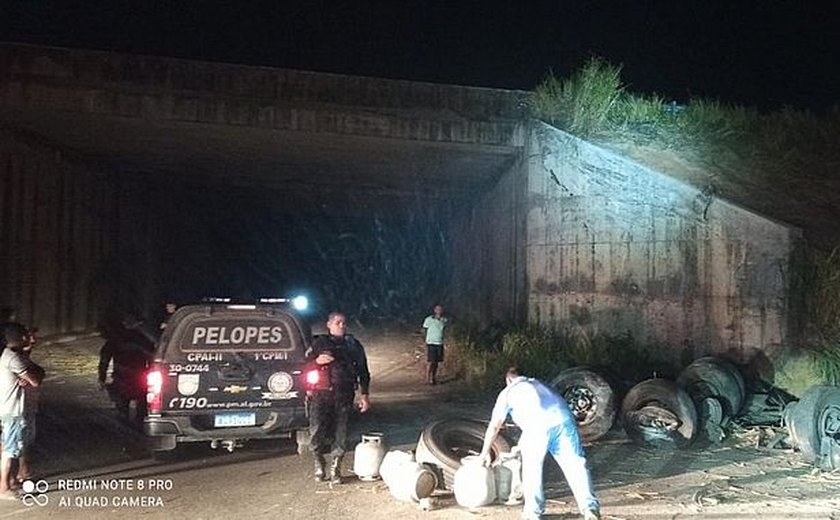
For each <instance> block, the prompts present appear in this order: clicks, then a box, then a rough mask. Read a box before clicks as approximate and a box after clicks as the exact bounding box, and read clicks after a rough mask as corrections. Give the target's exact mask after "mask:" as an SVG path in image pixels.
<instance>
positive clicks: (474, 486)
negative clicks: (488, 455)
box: [453, 455, 496, 509]
mask: <svg viewBox="0 0 840 520" xmlns="http://www.w3.org/2000/svg"><path fill="white" fill-rule="evenodd" d="M453 487H454V491H455V501H456V502H458V504H459V505H461V506H463V507H467V508H470V509H472V508H474V507H481V506H486V505H489V504H492V503H493V502H495V501H496V476H495V473H494V471H493V470H492V469H491V468H487V467H485V466H484V464H482V461H481V458H480V457H478V456H477V455H469V456H467V457H464V458H463V459H461V467H460V468H458V471H456V472H455V484H454V486H453Z"/></svg>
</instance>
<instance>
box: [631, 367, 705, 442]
mask: <svg viewBox="0 0 840 520" xmlns="http://www.w3.org/2000/svg"><path fill="white" fill-rule="evenodd" d="M621 422H622V424H623V425H624V430H625V431H626V432H627V435H628V436H629V437H630V438H631V439H632V440H633V441H634V442H636V443H638V444H644V445H648V446H653V447H657V448H685V447H687V446H689V445H691V443H692V442H693V441H694V437H695V435H696V433H697V430H698V428H697V426H698V422H697V410H696V408H695V407H694V402H692V400H691V397H690V396H689V395H688V393H687V392H686V391H685V390H683V389H682V388H680V387H678V386H677V385H676V383H674V382H672V381H668V380H665V379H648V380H647V381H642V382H641V383H639V384H637V385H636V386H634V387H633V388H631V389H630V391H629V392H627V395H626V396H625V397H624V401H623V402H622V403H621Z"/></svg>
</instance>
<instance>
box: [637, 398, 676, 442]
mask: <svg viewBox="0 0 840 520" xmlns="http://www.w3.org/2000/svg"><path fill="white" fill-rule="evenodd" d="M628 416H629V417H631V418H632V419H633V422H634V423H635V424H636V427H637V428H638V431H639V432H640V433H641V434H642V437H644V438H645V439H646V440H648V441H655V440H671V439H672V435H673V433H674V432H675V431H677V430H679V429H680V426H682V421H680V419H679V417H678V416H677V414H675V413H674V412H672V411H671V410H669V409H668V408H666V407H664V406H663V405H662V403H658V402H653V403H648V404H646V405H644V406H642V407H641V408H638V409H636V410H633V411H632V412H630V413H629V414H628Z"/></svg>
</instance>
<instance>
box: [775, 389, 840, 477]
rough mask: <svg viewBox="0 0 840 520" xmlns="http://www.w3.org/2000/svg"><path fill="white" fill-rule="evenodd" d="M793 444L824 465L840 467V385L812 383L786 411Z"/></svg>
mask: <svg viewBox="0 0 840 520" xmlns="http://www.w3.org/2000/svg"><path fill="white" fill-rule="evenodd" d="M784 420H785V424H786V425H787V429H788V432H789V433H790V436H791V439H792V440H793V446H794V447H795V448H797V449H798V450H799V451H800V453H802V456H803V457H804V458H805V459H806V460H807V461H808V462H811V463H814V464H816V465H817V466H820V467H822V468H823V469H828V470H834V469H840V387H836V386H822V385H818V386H812V387H811V388H809V389H808V390H807V391H806V392H805V393H804V394H803V395H802V399H800V400H799V402H797V403H794V404H791V405H790V406H789V407H788V408H787V409H786V410H785V414H784Z"/></svg>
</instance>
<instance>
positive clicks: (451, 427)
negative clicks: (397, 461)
mask: <svg viewBox="0 0 840 520" xmlns="http://www.w3.org/2000/svg"><path fill="white" fill-rule="evenodd" d="M486 431H487V423H483V422H480V421H472V420H468V419H448V420H442V421H437V422H434V423H432V424H430V425H429V426H427V427H426V428H424V429H423V432H422V433H421V434H420V439H419V440H418V441H417V450H416V452H415V459H416V460H417V462H418V463H421V464H431V465H433V466H434V467H435V468H436V469H437V470H438V471H437V475H436V476H437V477H438V484H439V485H440V484H442V485H443V486H444V488H445V489H452V485H453V483H454V481H455V472H456V471H458V468H460V467H461V459H462V458H463V457H466V456H467V455H477V454H478V453H480V452H481V447H482V444H483V443H484V433H485V432H486ZM508 451H510V444H509V443H508V442H507V440H505V439H504V438H503V437H502V436H501V435H498V436H496V440H495V441H493V446H492V449H491V452H490V453H491V455H492V457H493V459H496V458H497V457H498V456H499V454H500V453H503V452H508Z"/></svg>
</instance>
